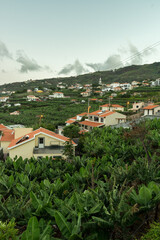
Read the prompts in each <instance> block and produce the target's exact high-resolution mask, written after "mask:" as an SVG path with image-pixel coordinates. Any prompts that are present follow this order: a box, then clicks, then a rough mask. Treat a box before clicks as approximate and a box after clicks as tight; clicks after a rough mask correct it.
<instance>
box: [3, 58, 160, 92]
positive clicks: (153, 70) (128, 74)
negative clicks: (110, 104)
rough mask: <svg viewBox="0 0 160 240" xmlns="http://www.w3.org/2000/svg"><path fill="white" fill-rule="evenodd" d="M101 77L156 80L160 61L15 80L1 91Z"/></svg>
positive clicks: (103, 78)
mask: <svg viewBox="0 0 160 240" xmlns="http://www.w3.org/2000/svg"><path fill="white" fill-rule="evenodd" d="M100 77H101V79H102V82H103V83H105V84H107V83H112V82H120V83H122V82H128V83H130V82H132V81H134V80H135V81H139V82H141V81H143V80H146V79H149V80H155V79H156V78H159V77H160V62H154V63H151V64H144V65H131V66H126V67H123V68H119V69H116V70H109V71H97V72H93V73H86V74H83V75H78V76H70V77H57V78H46V79H36V80H27V81H24V82H13V83H8V84H3V85H0V91H3V90H6V91H18V90H19V91H20V90H25V89H29V88H31V89H33V88H36V87H40V88H43V87H47V88H55V87H56V85H57V84H58V83H59V82H63V83H66V84H69V85H71V84H75V83H81V84H86V83H92V84H98V81H99V78H100Z"/></svg>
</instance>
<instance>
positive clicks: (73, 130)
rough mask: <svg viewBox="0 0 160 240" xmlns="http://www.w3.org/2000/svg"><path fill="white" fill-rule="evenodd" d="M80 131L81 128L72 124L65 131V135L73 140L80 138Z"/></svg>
mask: <svg viewBox="0 0 160 240" xmlns="http://www.w3.org/2000/svg"><path fill="white" fill-rule="evenodd" d="M79 131H80V128H79V126H77V125H74V124H71V125H69V126H66V127H65V128H64V129H63V135H64V136H66V137H69V138H71V139H73V138H77V137H79Z"/></svg>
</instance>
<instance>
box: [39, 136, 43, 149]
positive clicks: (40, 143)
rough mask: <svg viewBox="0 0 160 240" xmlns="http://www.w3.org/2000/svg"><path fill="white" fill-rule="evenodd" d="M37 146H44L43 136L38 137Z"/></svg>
mask: <svg viewBox="0 0 160 240" xmlns="http://www.w3.org/2000/svg"><path fill="white" fill-rule="evenodd" d="M38 147H39V148H44V138H38Z"/></svg>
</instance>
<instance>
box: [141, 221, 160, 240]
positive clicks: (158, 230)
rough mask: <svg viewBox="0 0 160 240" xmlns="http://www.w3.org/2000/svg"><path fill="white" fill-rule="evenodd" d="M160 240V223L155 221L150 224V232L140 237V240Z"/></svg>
mask: <svg viewBox="0 0 160 240" xmlns="http://www.w3.org/2000/svg"><path fill="white" fill-rule="evenodd" d="M153 239H154V240H159V239H160V223H159V222H158V223H157V222H155V223H152V224H151V225H150V229H149V230H148V232H147V233H146V234H145V235H144V236H143V237H141V238H140V240H153Z"/></svg>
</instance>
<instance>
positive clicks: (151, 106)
mask: <svg viewBox="0 0 160 240" xmlns="http://www.w3.org/2000/svg"><path fill="white" fill-rule="evenodd" d="M156 107H160V105H148V106H146V107H144V108H143V109H148V110H149V109H154V108H156Z"/></svg>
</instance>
